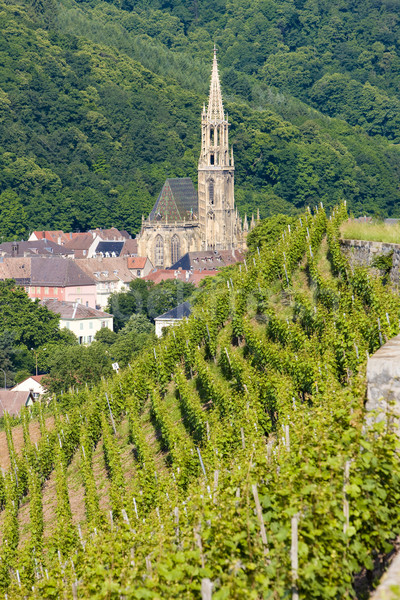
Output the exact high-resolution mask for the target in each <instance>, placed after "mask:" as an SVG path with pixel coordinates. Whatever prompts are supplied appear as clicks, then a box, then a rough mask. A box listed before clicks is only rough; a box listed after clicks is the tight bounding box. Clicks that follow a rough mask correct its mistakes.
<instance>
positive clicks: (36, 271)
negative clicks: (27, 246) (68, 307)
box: [26, 257, 96, 308]
mask: <svg viewBox="0 0 400 600" xmlns="http://www.w3.org/2000/svg"><path fill="white" fill-rule="evenodd" d="M26 260H30V261H31V269H30V271H31V272H30V283H29V285H28V286H27V288H28V289H27V291H28V294H29V296H30V298H33V299H35V298H39V300H46V299H55V300H59V301H65V302H78V303H81V304H84V305H86V306H91V307H93V308H96V284H95V282H94V281H93V279H92V278H91V277H89V275H87V274H86V273H85V272H84V271H82V269H80V268H79V267H78V265H77V264H76V262H75V261H74V260H68V259H64V258H51V259H50V258H40V257H37V258H36V257H35V258H31V259H26Z"/></svg>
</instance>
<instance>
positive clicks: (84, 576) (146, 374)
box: [0, 205, 400, 600]
mask: <svg viewBox="0 0 400 600" xmlns="http://www.w3.org/2000/svg"><path fill="white" fill-rule="evenodd" d="M346 218H347V216H346V209H345V206H344V205H342V206H340V207H338V208H337V209H335V211H334V212H333V214H332V215H331V217H330V218H327V217H326V215H325V212H324V210H323V208H322V206H321V207H319V208H318V209H316V210H315V211H314V212H311V211H307V212H306V213H305V214H304V215H302V216H301V217H300V218H299V219H298V221H297V223H296V225H294V226H292V227H288V228H287V230H286V231H285V233H284V234H283V235H282V238H281V240H280V242H279V243H278V244H274V245H273V246H272V245H269V246H268V245H266V246H265V247H261V248H258V249H257V250H256V252H254V253H253V254H248V256H247V258H246V261H245V263H244V264H243V265H240V266H238V267H237V268H235V269H231V270H230V271H227V272H226V273H225V274H220V275H218V276H217V277H216V278H215V280H214V281H213V285H211V286H209V289H206V290H205V291H204V293H203V294H200V295H199V299H198V302H197V304H196V306H195V307H194V310H193V314H192V316H191V317H190V319H189V320H188V321H187V322H185V323H183V324H181V325H180V326H177V327H175V328H173V329H172V330H170V331H169V332H168V333H167V335H166V336H165V338H162V339H161V340H160V342H159V343H158V344H157V345H156V346H155V347H154V349H153V350H152V351H151V352H150V353H147V354H145V355H143V356H141V357H140V359H138V360H136V361H135V362H132V363H131V364H130V365H129V368H127V369H126V370H125V371H123V372H120V373H119V374H115V375H114V376H113V377H112V378H110V379H107V380H103V381H101V382H99V383H98V385H97V386H96V387H95V388H92V389H89V388H87V387H82V388H81V389H79V390H70V391H69V392H68V393H64V394H63V395H62V396H61V397H60V398H59V399H58V402H54V401H53V402H51V403H50V405H49V407H44V406H42V405H40V404H37V405H36V406H35V408H34V409H33V411H32V413H29V412H28V410H25V411H23V412H22V414H21V416H20V418H19V419H14V420H12V419H10V418H6V420H5V431H4V433H3V434H2V435H4V436H5V438H6V442H7V449H8V457H7V458H6V459H4V457H3V462H4V461H5V462H4V465H3V467H4V468H3V474H2V476H1V477H0V504H1V509H2V510H1V513H0V537H1V556H0V588H1V592H2V594H3V596H4V597H7V598H9V599H13V598H35V599H43V598H71V599H76V598H95V599H103V598H104V599H106V598H107V599H111V598H115V599H120V598H134V599H136V598H137V599H151V598H154V599H164V598H180V599H185V598H188V599H189V598H202V597H203V598H210V597H212V598H213V600H222V599H225V598H237V599H241V598H246V599H247V598H249V599H251V598H253V599H268V598H270V599H280V598H292V597H293V598H304V599H307V600H310V599H313V598H315V599H316V598H324V599H328V598H341V599H345V598H354V597H356V595H358V597H359V598H363V597H367V596H368V586H370V585H371V583H372V581H371V580H372V578H373V575H372V572H373V568H374V565H375V564H376V562H377V561H378V562H379V561H380V560H381V559H382V557H383V556H384V555H385V554H387V553H388V552H390V551H391V549H392V547H393V542H394V541H395V539H396V537H397V536H398V534H399V533H400V510H399V506H400V464H399V460H398V454H397V450H396V441H397V439H396V436H395V435H394V434H393V433H392V427H391V419H390V415H387V418H386V419H385V420H384V421H382V422H380V423H378V424H375V425H371V426H370V427H366V426H365V414H364V398H365V364H366V360H367V357H368V354H371V353H373V352H374V351H375V350H376V349H378V348H379V346H380V345H382V344H383V343H385V341H386V340H387V339H389V338H390V337H392V336H393V335H396V334H398V333H399V315H400V300H399V298H398V296H397V295H395V294H394V293H392V292H391V291H390V290H389V289H388V288H387V287H385V285H384V284H383V283H382V281H381V279H380V278H374V277H372V276H371V275H370V274H369V273H368V272H367V271H366V270H363V269H361V268H360V269H351V268H350V266H349V265H348V263H347V261H346V259H345V258H344V257H343V255H342V254H341V252H340V250H339V243H338V232H339V227H340V225H341V223H342V222H343V220H344V219H346ZM362 574H364V576H362ZM361 580H362V581H364V584H365V581H367V583H368V585H366V584H365V585H364V584H363V585H364V587H363V585H361V584H360V581H361ZM357 582H358V583H357Z"/></svg>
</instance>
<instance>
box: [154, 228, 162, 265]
mask: <svg viewBox="0 0 400 600" xmlns="http://www.w3.org/2000/svg"><path fill="white" fill-rule="evenodd" d="M154 258H155V266H156V267H162V266H164V240H163V239H162V237H161V235H158V236H157V237H156V245H155V255H154Z"/></svg>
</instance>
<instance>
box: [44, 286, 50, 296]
mask: <svg viewBox="0 0 400 600" xmlns="http://www.w3.org/2000/svg"><path fill="white" fill-rule="evenodd" d="M44 293H45V294H47V295H48V293H49V288H48V287H45V288H44Z"/></svg>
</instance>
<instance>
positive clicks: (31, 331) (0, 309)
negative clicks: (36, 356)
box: [0, 279, 60, 348]
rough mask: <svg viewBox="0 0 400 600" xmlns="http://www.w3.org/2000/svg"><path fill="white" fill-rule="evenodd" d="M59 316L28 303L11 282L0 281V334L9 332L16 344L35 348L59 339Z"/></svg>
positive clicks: (21, 289)
mask: <svg viewBox="0 0 400 600" xmlns="http://www.w3.org/2000/svg"><path fill="white" fill-rule="evenodd" d="M58 323H59V317H58V316H57V315H55V314H54V313H52V312H51V311H49V310H48V309H47V308H46V307H45V306H41V305H40V304H39V301H38V300H35V301H32V300H31V299H30V298H29V296H28V294H27V293H26V292H25V290H24V289H23V288H22V287H20V286H18V285H15V281H13V280H12V279H7V280H5V281H0V333H1V332H4V331H9V332H11V333H12V334H13V336H14V341H15V343H16V344H24V345H25V346H26V347H27V348H37V347H38V346H41V345H43V344H44V343H45V342H47V341H48V340H51V339H59V338H60V330H59V328H58Z"/></svg>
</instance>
